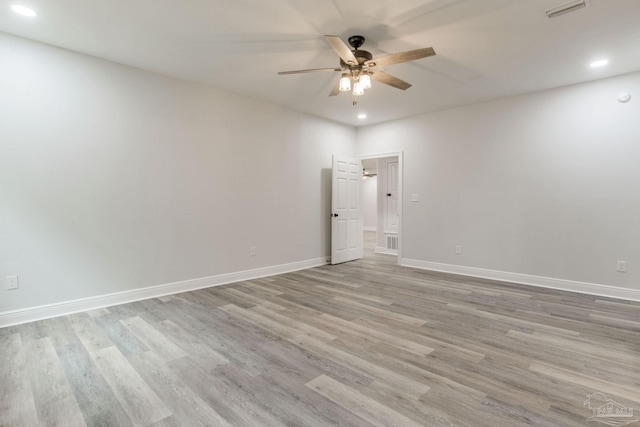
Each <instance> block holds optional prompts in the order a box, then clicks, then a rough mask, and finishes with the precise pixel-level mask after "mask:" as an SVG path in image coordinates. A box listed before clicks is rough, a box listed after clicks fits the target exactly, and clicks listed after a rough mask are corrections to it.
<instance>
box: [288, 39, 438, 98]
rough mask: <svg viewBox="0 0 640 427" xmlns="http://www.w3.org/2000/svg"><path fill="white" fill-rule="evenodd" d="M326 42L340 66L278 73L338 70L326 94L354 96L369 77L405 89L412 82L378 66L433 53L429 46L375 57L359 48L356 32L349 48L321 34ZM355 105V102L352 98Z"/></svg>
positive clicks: (367, 86) (361, 91) (365, 86)
mask: <svg viewBox="0 0 640 427" xmlns="http://www.w3.org/2000/svg"><path fill="white" fill-rule="evenodd" d="M324 37H325V39H326V41H327V43H328V44H329V46H331V47H332V48H333V50H334V51H335V52H336V53H337V54H338V56H339V57H340V67H339V68H314V69H309V70H295V71H280V72H279V73H278V74H280V75H284V74H302V73H311V72H317V71H340V72H341V73H342V75H341V76H340V79H339V80H338V82H337V84H336V85H335V87H334V88H333V89H332V90H331V92H330V93H329V96H336V95H338V94H340V92H351V93H352V94H353V95H354V96H356V97H357V96H362V95H364V91H365V90H366V89H370V88H371V80H375V81H377V82H379V83H382V84H386V85H388V86H391V87H394V88H396V89H401V90H407V89H409V88H410V87H411V85H410V84H409V83H407V82H405V81H403V80H401V79H399V78H397V77H394V76H392V75H390V74H387V73H384V72H382V71H381V70H380V68H381V67H384V66H388V65H394V64H400V63H403V62H409V61H415V60H417V59H422V58H426V57H428V56H433V55H435V54H436V52H435V51H434V50H433V48H431V47H427V48H422V49H415V50H408V51H405V52H399V53H393V54H391V55H387V56H383V57H381V58H377V59H376V60H375V61H374V59H373V55H372V54H371V53H370V52H367V51H366V50H360V46H362V45H363V44H364V41H365V38H364V37H363V36H359V35H355V36H351V37H349V39H348V41H349V44H350V45H351V47H352V49H350V48H349V46H347V45H346V44H345V43H344V42H343V41H342V40H341V39H340V37H338V36H324ZM353 104H354V105H356V102H355V101H354V102H353Z"/></svg>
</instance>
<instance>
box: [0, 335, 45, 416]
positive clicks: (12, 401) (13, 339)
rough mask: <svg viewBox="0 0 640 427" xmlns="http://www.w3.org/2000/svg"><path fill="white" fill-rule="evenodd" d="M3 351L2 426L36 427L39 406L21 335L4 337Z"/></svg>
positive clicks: (0, 375) (0, 354)
mask: <svg viewBox="0 0 640 427" xmlns="http://www.w3.org/2000/svg"><path fill="white" fill-rule="evenodd" d="M0 349H1V350H0V426H25V427H30V426H36V425H38V416H37V412H36V404H35V401H34V399H33V393H32V388H31V381H30V380H29V375H28V370H27V363H26V358H25V352H24V349H23V346H22V340H21V339H20V334H19V333H13V334H10V335H8V334H7V335H4V334H3V335H2V336H0Z"/></svg>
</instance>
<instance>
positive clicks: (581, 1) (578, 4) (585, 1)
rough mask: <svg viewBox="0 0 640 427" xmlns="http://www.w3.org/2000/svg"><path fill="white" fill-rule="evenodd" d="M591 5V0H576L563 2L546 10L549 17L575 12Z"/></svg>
mask: <svg viewBox="0 0 640 427" xmlns="http://www.w3.org/2000/svg"><path fill="white" fill-rule="evenodd" d="M587 6H589V0H574V1H570V2H568V3H563V4H561V5H560V6H556V7H552V8H551V9H548V10H546V11H545V13H546V14H547V16H548V17H549V18H555V17H558V16H560V15H564V14H565V13H570V12H575V11H576V10H579V9H583V8H585V7H587Z"/></svg>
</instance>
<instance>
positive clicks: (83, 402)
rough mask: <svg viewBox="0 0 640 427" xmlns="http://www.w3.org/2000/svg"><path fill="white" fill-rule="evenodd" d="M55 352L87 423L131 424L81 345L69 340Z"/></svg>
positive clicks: (90, 424)
mask: <svg viewBox="0 0 640 427" xmlns="http://www.w3.org/2000/svg"><path fill="white" fill-rule="evenodd" d="M57 353H58V358H59V360H60V364H61V365H62V369H63V370H64V372H65V375H66V377H67V380H68V381H69V384H70V385H71V388H72V389H73V393H74V396H75V397H76V401H77V402H78V405H79V407H80V410H81V411H82V414H83V416H84V419H85V421H86V422H87V425H88V426H92V425H117V426H123V427H125V426H132V425H133V424H132V422H131V421H130V419H129V416H128V415H127V414H126V412H125V411H124V409H123V408H122V405H121V404H120V402H118V400H117V399H116V396H115V395H114V394H113V392H112V390H111V388H110V387H109V384H107V381H106V380H105V379H104V377H103V376H102V374H101V373H100V371H99V370H98V368H97V367H96V365H95V364H94V363H93V361H92V359H91V356H90V355H89V352H88V351H87V350H86V349H85V347H84V346H82V345H80V344H78V343H71V344H68V345H66V346H63V347H59V348H58V349H57Z"/></svg>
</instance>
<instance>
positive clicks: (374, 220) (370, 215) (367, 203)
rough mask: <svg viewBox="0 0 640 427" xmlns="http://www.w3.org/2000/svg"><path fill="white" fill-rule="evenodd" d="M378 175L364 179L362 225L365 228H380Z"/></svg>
mask: <svg viewBox="0 0 640 427" xmlns="http://www.w3.org/2000/svg"><path fill="white" fill-rule="evenodd" d="M377 192H378V177H377V176H371V177H369V178H367V179H363V180H362V226H363V227H364V229H365V230H373V231H375V230H376V229H377V228H378V194H377Z"/></svg>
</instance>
